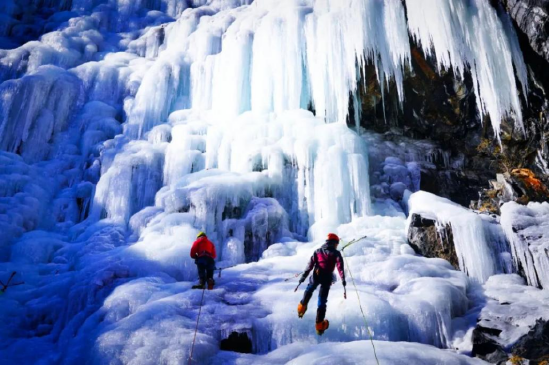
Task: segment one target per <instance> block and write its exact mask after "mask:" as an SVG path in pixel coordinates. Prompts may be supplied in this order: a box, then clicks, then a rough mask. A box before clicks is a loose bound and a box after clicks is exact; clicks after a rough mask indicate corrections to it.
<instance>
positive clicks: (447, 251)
mask: <svg viewBox="0 0 550 366" xmlns="http://www.w3.org/2000/svg"><path fill="white" fill-rule="evenodd" d="M407 239H408V241H409V245H410V246H411V247H412V248H413V249H414V251H415V252H416V253H417V254H421V255H423V256H424V257H428V258H443V259H446V260H447V261H449V263H451V264H452V265H453V267H455V268H456V269H457V270H460V268H459V265H458V257H457V255H456V250H455V245H454V242H453V231H452V229H451V227H450V226H449V225H447V226H445V228H444V229H443V230H442V232H440V231H438V230H437V228H436V226H435V221H434V220H430V219H426V218H423V217H422V216H420V215H418V214H413V215H412V217H411V225H410V226H409V231H408V234H407Z"/></svg>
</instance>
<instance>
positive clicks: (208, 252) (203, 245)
mask: <svg viewBox="0 0 550 366" xmlns="http://www.w3.org/2000/svg"><path fill="white" fill-rule="evenodd" d="M190 255H191V258H199V257H204V256H208V257H210V258H213V259H216V247H215V246H214V244H212V242H211V241H210V240H208V238H207V237H206V236H201V237H200V238H198V239H197V240H195V242H194V243H193V246H192V247H191V254H190Z"/></svg>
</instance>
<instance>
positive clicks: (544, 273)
mask: <svg viewBox="0 0 550 366" xmlns="http://www.w3.org/2000/svg"><path fill="white" fill-rule="evenodd" d="M501 212H502V218H501V222H502V227H503V229H504V232H505V233H506V236H507V238H508V240H509V242H510V245H511V247H512V256H513V259H514V264H515V266H516V268H517V269H518V272H520V273H523V276H524V277H525V278H526V280H527V283H528V284H529V285H531V286H537V287H542V288H545V289H547V288H548V285H549V284H548V241H549V238H548V202H543V203H537V202H529V204H528V205H527V206H523V205H520V204H518V203H515V202H506V203H505V204H504V205H502V207H501Z"/></svg>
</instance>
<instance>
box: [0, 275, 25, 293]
mask: <svg viewBox="0 0 550 366" xmlns="http://www.w3.org/2000/svg"><path fill="white" fill-rule="evenodd" d="M16 274H17V272H16V271H13V272H12V273H11V276H10V278H8V282H6V283H4V282H2V281H0V286H2V288H1V289H0V295H2V294H3V293H4V292H6V290H7V289H8V287H10V286H19V285H23V284H24V283H25V282H17V283H11V280H13V278H14V277H15V275H16Z"/></svg>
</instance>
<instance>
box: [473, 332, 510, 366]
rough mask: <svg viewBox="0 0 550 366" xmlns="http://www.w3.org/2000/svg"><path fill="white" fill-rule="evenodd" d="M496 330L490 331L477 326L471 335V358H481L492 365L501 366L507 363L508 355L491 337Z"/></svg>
mask: <svg viewBox="0 0 550 366" xmlns="http://www.w3.org/2000/svg"><path fill="white" fill-rule="evenodd" d="M495 331H498V329H490V328H485V327H481V326H479V325H478V326H477V327H475V329H474V332H473V335H472V343H473V347H472V356H474V357H478V358H481V359H482V360H485V361H487V362H489V363H492V364H497V365H503V364H505V363H506V361H508V355H507V354H506V352H505V351H504V349H503V348H502V346H501V345H500V344H498V343H497V342H496V341H495V340H494V339H492V338H491V336H494V335H495ZM499 333H500V332H499Z"/></svg>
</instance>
